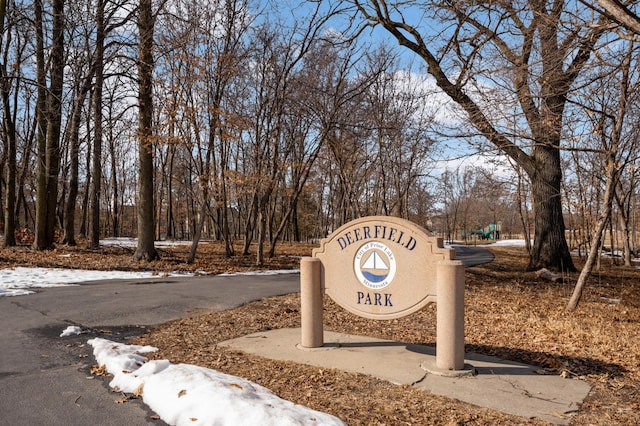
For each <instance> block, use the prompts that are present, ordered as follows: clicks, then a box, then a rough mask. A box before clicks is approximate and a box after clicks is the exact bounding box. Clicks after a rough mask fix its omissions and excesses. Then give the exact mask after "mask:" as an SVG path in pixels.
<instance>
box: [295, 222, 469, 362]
mask: <svg viewBox="0 0 640 426" xmlns="http://www.w3.org/2000/svg"><path fill="white" fill-rule="evenodd" d="M300 285H301V290H300V291H301V316H302V327H301V332H302V341H301V344H300V346H302V347H303V348H320V347H322V346H323V345H324V337H323V325H322V298H323V294H324V293H326V294H328V295H329V296H330V297H331V298H332V299H333V300H334V301H335V302H336V303H337V304H338V305H340V306H341V307H343V308H344V309H346V310H348V311H349V312H352V313H354V314H356V315H359V316H362V317H365V318H370V319H376V320H384V319H395V318H400V317H403V316H406V315H409V314H412V313H414V312H416V311H418V310H420V309H422V308H423V307H424V306H426V305H427V304H429V303H434V302H435V303H436V304H437V324H436V330H437V336H436V338H437V342H436V369H437V370H441V371H443V372H446V371H450V372H455V371H462V370H463V369H464V266H463V264H462V262H460V261H457V260H455V251H454V250H453V249H449V248H444V246H443V240H442V238H434V237H430V236H429V235H428V234H427V232H426V231H425V230H424V229H423V228H421V227H419V226H418V225H415V224H414V223H412V222H409V221H407V220H404V219H400V218H396V217H387V216H370V217H364V218H361V219H357V220H354V221H352V222H349V223H347V224H345V225H343V226H342V227H340V228H339V229H338V230H336V231H335V232H333V233H332V234H331V235H330V236H329V237H327V238H325V239H323V240H322V241H321V242H320V247H319V248H316V249H314V250H313V255H312V257H307V258H303V259H302V260H301V262H300Z"/></svg>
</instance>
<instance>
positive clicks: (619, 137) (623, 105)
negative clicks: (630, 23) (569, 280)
mask: <svg viewBox="0 0 640 426" xmlns="http://www.w3.org/2000/svg"><path fill="white" fill-rule="evenodd" d="M632 54H633V43H632V42H630V43H629V48H628V51H627V54H626V55H625V58H624V61H623V63H622V66H621V71H620V73H621V76H620V83H619V87H620V89H619V91H618V93H619V98H618V105H617V109H616V111H615V116H609V117H607V114H606V109H605V110H603V114H602V115H600V118H599V119H598V120H597V123H598V126H597V127H596V130H597V131H596V135H597V136H599V137H600V139H601V142H602V152H603V155H604V157H605V167H604V172H605V193H604V200H603V202H602V203H603V209H602V211H601V213H600V215H599V217H598V220H597V222H596V225H595V227H594V230H593V235H592V237H591V248H590V250H589V255H588V257H587V260H586V262H585V265H584V268H583V269H582V271H581V272H580V276H579V277H578V281H577V282H576V285H575V287H574V290H573V293H572V295H571V298H570V299H569V302H568V303H567V307H566V308H567V310H569V311H574V310H575V309H576V308H577V306H578V303H579V302H580V299H581V297H582V292H583V289H584V287H585V285H586V282H587V279H588V278H589V276H590V275H591V271H592V270H593V266H594V264H595V263H596V260H597V259H599V257H600V256H599V253H600V247H601V243H602V238H603V235H604V232H605V229H606V226H607V224H608V223H610V222H611V220H612V207H613V203H614V199H615V192H616V187H617V186H618V183H619V176H620V172H621V170H622V165H623V162H622V161H621V160H622V159H621V153H622V150H623V147H624V140H623V138H624V129H625V117H626V115H627V111H628V105H629V93H630V92H631V83H630V69H631V62H632ZM605 81H606V80H605ZM604 92H605V91H604V90H603V93H604ZM605 121H610V122H611V124H610V125H607V124H606V123H605Z"/></svg>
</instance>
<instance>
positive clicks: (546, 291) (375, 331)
mask: <svg viewBox="0 0 640 426" xmlns="http://www.w3.org/2000/svg"><path fill="white" fill-rule="evenodd" d="M311 248H312V246H311V245H297V244H283V245H282V246H280V247H279V249H278V256H277V257H275V258H274V259H267V261H266V262H265V265H263V266H261V268H263V269H284V268H292V267H298V264H299V258H298V257H296V256H300V255H308V254H309V253H310V251H311ZM254 249H255V248H254ZM491 251H493V252H494V254H495V255H496V259H495V260H494V262H492V263H490V264H487V265H482V266H476V267H472V268H467V270H466V293H465V298H466V302H465V331H466V338H465V340H466V351H468V352H477V353H482V354H486V355H492V356H497V357H500V358H503V359H507V360H512V361H517V362H524V363H528V364H533V365H536V366H539V367H540V368H541V369H544V370H545V371H546V372H547V373H548V374H557V375H561V376H563V377H565V378H566V379H567V380H571V379H574V378H580V379H583V380H586V381H587V382H589V384H590V385H591V386H592V391H591V393H590V394H589V396H588V397H587V399H586V400H585V402H584V403H583V405H582V406H581V408H580V409H579V410H578V411H577V412H574V413H557V415H558V417H559V418H560V417H568V418H570V420H571V424H573V425H635V424H640V393H639V389H640V386H639V385H638V383H639V380H640V338H639V337H640V330H639V328H638V326H639V323H640V270H638V269H637V268H628V267H622V266H613V265H611V261H609V260H605V261H603V263H602V266H601V269H600V270H599V271H597V272H595V273H594V274H593V276H592V278H591V279H590V282H589V283H588V286H587V288H586V290H585V293H584V295H583V299H582V301H581V303H580V305H579V307H578V309H577V311H575V312H572V313H569V312H566V310H565V305H566V303H567V301H568V299H569V296H570V295H571V292H572V290H573V285H574V284H575V282H576V280H577V273H574V274H565V275H564V276H563V278H564V284H556V283H552V282H548V281H544V280H543V279H539V278H537V277H536V274H535V273H533V272H524V269H525V266H526V263H527V262H526V260H527V259H526V253H525V252H524V250H523V249H519V248H492V249H491ZM239 252H240V248H239V247H238V249H237V250H236V253H239ZM132 253H133V249H130V248H107V247H105V248H102V249H100V250H95V251H88V250H85V249H83V248H82V247H76V248H73V247H71V248H70V247H60V248H58V249H56V250H52V251H48V252H34V251H32V250H30V249H29V248H27V247H18V248H12V249H0V268H2V267H7V266H20V265H22V266H47V267H51V266H58V267H79V266H82V267H83V268H95V269H128V270H141V269H145V270H150V269H151V270H155V271H158V273H164V272H169V271H174V270H183V271H202V272H203V273H219V272H230V271H235V270H255V269H256V266H255V256H254V255H250V256H242V255H240V254H237V255H236V256H234V257H232V258H226V257H225V256H224V250H223V248H222V246H221V245H219V244H216V243H209V244H205V245H202V248H201V249H199V256H198V259H197V260H196V262H195V263H194V264H193V265H189V264H187V263H186V262H185V260H184V259H186V255H187V253H188V247H184V246H175V247H169V248H163V249H161V250H160V254H161V256H162V258H161V260H160V261H154V262H146V263H142V264H140V263H138V262H134V261H133V260H132V259H131V257H132ZM576 263H577V264H578V266H580V264H581V262H580V260H577V262H576ZM299 306H300V302H299V295H297V294H292V295H287V296H281V297H273V298H268V299H264V300H260V301H257V302H253V303H249V304H247V305H244V306H241V307H239V308H237V309H233V310H230V311H223V312H210V313H207V314H204V315H199V316H194V317H191V318H184V319H181V320H177V321H174V322H170V323H167V324H163V325H161V326H158V327H155V328H154V329H153V330H151V331H150V332H149V333H147V334H145V335H143V336H141V337H139V338H137V339H136V343H139V344H150V345H153V346H156V347H158V348H159V349H160V351H159V352H158V353H157V354H155V355H154V357H157V358H164V359H169V360H171V361H172V362H174V363H180V362H183V363H191V364H197V365H201V366H205V367H210V368H214V369H216V370H219V371H223V372H226V373H229V374H233V375H236V376H241V377H245V378H247V379H249V380H252V381H254V382H256V383H259V384H261V385H263V386H265V387H267V388H269V389H271V390H273V391H274V392H275V393H276V394H278V395H279V396H281V397H282V398H285V399H288V400H291V401H293V402H296V403H299V404H304V405H306V406H309V407H311V408H314V409H317V410H321V411H325V412H328V413H331V414H333V415H336V416H338V417H340V418H341V419H343V420H345V421H346V422H347V423H349V424H350V425H495V424H510V425H523V424H527V425H529V424H530V425H538V424H546V422H543V421H541V420H537V419H527V418H522V417H517V416H512V415H507V414H504V413H501V412H498V411H495V410H491V409H486V408H482V407H477V406H473V405H471V404H467V403H463V402H460V401H457V400H454V399H449V398H445V397H440V396H436V395H432V394H430V393H428V392H426V391H422V390H420V389H416V388H413V387H410V386H397V385H394V384H391V383H389V382H386V381H383V380H378V379H375V378H372V377H369V376H365V375H360V374H353V373H345V372H341V371H337V370H328V369H320V368H318V367H311V366H306V365H300V364H296V363H292V362H282V361H273V360H269V359H264V358H261V357H258V356H254V355H249V354H245V353H242V352H239V351H235V350H231V349H227V348H221V347H218V346H217V343H218V342H220V341H223V340H227V339H231V338H235V337H239V336H243V335H246V334H250V333H254V332H259V331H265V330H269V329H277V328H285V327H299V326H300V312H299ZM324 306H325V313H324V318H325V322H324V326H325V329H327V330H332V331H337V332H343V333H351V334H360V335H367V336H371V337H376V338H382V339H390V340H397V341H403V342H406V343H416V344H435V316H436V309H435V306H433V305H429V306H427V307H426V308H425V309H423V310H422V311H420V312H418V313H415V314H413V315H410V316H408V317H405V318H401V319H396V320H391V321H375V320H368V319H364V318H360V317H357V316H355V315H353V314H350V313H349V312H347V311H345V310H344V309H342V308H340V307H338V306H337V305H336V304H335V303H333V302H332V301H331V300H329V299H327V300H325V305H324Z"/></svg>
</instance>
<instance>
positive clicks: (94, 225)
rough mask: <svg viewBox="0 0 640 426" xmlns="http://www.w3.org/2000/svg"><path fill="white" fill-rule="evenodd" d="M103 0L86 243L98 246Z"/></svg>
mask: <svg viewBox="0 0 640 426" xmlns="http://www.w3.org/2000/svg"><path fill="white" fill-rule="evenodd" d="M104 37H105V29H104V2H103V0H98V1H97V4H96V53H95V67H96V68H95V69H96V71H95V74H96V77H95V89H94V93H93V102H94V104H93V123H94V124H93V135H94V137H93V172H92V175H93V185H92V186H91V203H90V206H91V207H90V208H91V215H90V216H91V220H90V223H91V226H90V227H89V239H88V241H87V244H88V246H89V247H90V248H92V249H97V248H99V247H100V193H101V186H102V84H103V80H104V75H103V74H104V63H103V61H104Z"/></svg>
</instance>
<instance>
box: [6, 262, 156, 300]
mask: <svg viewBox="0 0 640 426" xmlns="http://www.w3.org/2000/svg"><path fill="white" fill-rule="evenodd" d="M151 277H160V275H158V274H157V273H154V272H126V271H89V270H82V269H62V268H25V267H16V268H7V269H0V296H24V295H27V294H33V293H34V291H33V290H31V289H34V288H44V287H62V286H69V285H78V284H79V283H81V282H83V281H95V280H112V279H133V278H151Z"/></svg>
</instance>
